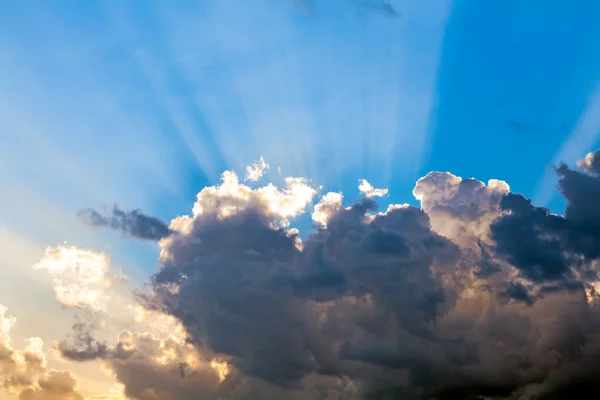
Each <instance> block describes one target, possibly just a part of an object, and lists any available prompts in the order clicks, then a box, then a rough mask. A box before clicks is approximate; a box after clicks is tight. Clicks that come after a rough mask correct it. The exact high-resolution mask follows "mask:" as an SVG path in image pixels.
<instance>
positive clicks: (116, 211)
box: [77, 205, 171, 240]
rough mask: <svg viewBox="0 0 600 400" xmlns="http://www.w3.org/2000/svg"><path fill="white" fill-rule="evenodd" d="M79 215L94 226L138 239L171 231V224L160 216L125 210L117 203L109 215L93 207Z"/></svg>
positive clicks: (151, 237)
mask: <svg viewBox="0 0 600 400" xmlns="http://www.w3.org/2000/svg"><path fill="white" fill-rule="evenodd" d="M77 215H78V216H79V218H81V220H82V221H84V222H85V223H86V224H88V225H90V226H92V227H100V228H109V229H112V230H115V231H118V232H121V233H122V234H123V235H125V236H130V237H134V238H137V239H143V240H159V239H161V238H163V237H165V236H168V235H169V234H170V233H171V231H170V230H169V226H168V225H167V224H166V223H165V222H164V221H162V220H160V219H159V218H156V217H150V216H147V215H145V214H144V213H142V211H140V210H131V211H123V210H121V209H120V208H119V207H118V206H116V205H115V206H113V208H112V210H111V211H110V213H109V214H108V215H102V214H100V213H99V212H97V211H96V210H94V209H91V208H87V209H84V210H81V211H79V212H78V213H77Z"/></svg>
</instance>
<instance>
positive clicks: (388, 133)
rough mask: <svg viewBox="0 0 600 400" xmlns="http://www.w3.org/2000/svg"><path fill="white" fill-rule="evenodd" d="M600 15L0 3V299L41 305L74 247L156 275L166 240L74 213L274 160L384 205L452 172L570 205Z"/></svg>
mask: <svg viewBox="0 0 600 400" xmlns="http://www.w3.org/2000/svg"><path fill="white" fill-rule="evenodd" d="M392 9H393V10H395V12H396V13H395V14H394V13H391V12H390V10H392ZM598 15H600V2H594V1H583V2H564V1H556V0H546V1H542V0H531V1H521V0H513V1H502V2H491V1H479V0H461V1H457V0H455V1H450V0H420V1H409V0H405V1H401V0H396V1H394V0H390V1H389V2H384V1H383V0H380V1H378V0H364V1H360V0H312V1H309V0H304V1H302V0H296V1H292V0H264V1H259V0H256V1H254V0H253V1H243V0H220V1H187V0H180V1H173V2H164V1H141V0H138V1H134V0H132V1H127V2H123V1H72V0H58V1H2V2H0V76H1V77H2V78H1V79H0V137H1V141H0V143H1V144H0V166H1V168H0V185H1V186H2V187H3V188H4V189H3V194H2V199H3V201H2V203H3V207H2V208H1V209H0V240H3V241H4V242H5V243H9V244H10V245H9V246H10V247H11V248H14V249H16V251H15V252H14V253H15V254H3V255H2V256H0V270H1V271H2V274H3V275H4V276H13V277H14V279H20V280H19V282H20V284H18V285H17V287H11V288H9V287H8V286H7V285H3V284H2V283H0V303H10V304H9V306H10V307H11V309H15V312H17V311H19V312H27V309H28V307H33V304H34V303H35V302H36V301H35V299H33V298H28V299H24V300H23V299H21V297H19V296H18V292H19V290H20V289H19V285H23V286H24V285H25V284H26V283H27V282H28V279H34V278H31V276H30V272H24V269H26V268H27V267H28V266H29V265H31V264H33V263H34V262H35V261H36V259H39V257H40V255H41V254H42V252H43V247H44V246H46V245H52V246H54V245H57V244H60V243H62V242H63V241H67V242H71V243H73V242H76V243H77V244H78V245H81V246H89V247H93V248H94V249H96V250H97V251H110V252H111V257H112V258H113V260H114V261H115V263H117V264H118V265H120V266H122V267H123V268H124V269H125V270H127V272H128V273H129V274H131V275H132V276H135V277H136V278H137V279H139V280H142V279H143V278H144V277H145V276H146V275H147V273H148V272H151V271H153V270H154V269H155V268H156V255H157V252H158V249H157V247H156V245H155V244H148V243H137V242H136V243H132V242H123V241H120V240H119V239H120V238H119V237H118V235H117V234H114V233H111V232H103V231H92V230H90V229H88V228H87V227H86V226H83V225H82V224H81V222H80V221H78V220H77V218H76V216H75V213H76V212H77V211H78V210H79V209H81V208H83V207H98V206H101V205H102V204H112V203H117V204H119V205H120V206H121V207H123V208H141V209H143V210H144V211H145V212H147V213H149V214H152V215H156V216H159V217H161V218H163V219H165V220H167V221H168V220H170V219H171V218H173V217H175V216H177V215H181V214H186V213H189V212H190V210H191V207H192V203H193V201H194V198H195V195H196V193H197V192H199V191H200V190H201V189H202V188H203V187H204V186H206V185H211V184H216V183H218V179H219V174H220V173H221V172H222V171H224V170H226V169H233V170H236V171H239V172H240V173H243V170H244V167H245V166H246V165H248V164H250V163H252V162H254V161H256V160H257V159H258V158H259V157H260V156H264V157H265V159H266V161H267V162H268V163H269V164H270V165H271V169H270V170H269V175H268V179H270V180H272V181H274V182H280V179H281V177H280V176H279V174H278V172H277V168H276V167H280V168H281V174H282V175H283V176H302V177H306V178H308V179H311V180H312V181H313V182H314V183H315V185H323V186H324V189H323V192H326V191H329V190H333V191H343V192H344V193H345V194H346V197H347V200H348V201H349V202H351V201H352V199H353V198H354V195H355V194H357V193H358V191H357V189H356V187H357V185H358V180H359V179H361V178H366V179H367V180H368V181H369V182H371V183H372V184H373V185H374V186H375V187H386V188H389V191H390V192H389V196H388V197H385V198H384V199H382V201H381V204H383V205H385V204H386V203H392V202H393V203H404V202H409V203H411V204H417V202H416V200H415V199H414V198H413V197H412V194H411V191H412V188H413V187H414V183H415V181H416V180H417V179H418V178H419V177H421V176H424V175H425V174H426V173H427V172H429V171H432V170H438V171H450V172H453V173H454V174H456V175H459V176H462V177H475V178H478V179H480V180H483V181H487V180H488V179H491V178H497V179H502V180H505V181H507V182H508V183H509V184H510V186H511V189H512V190H513V191H515V192H519V193H523V194H524V195H526V196H527V197H530V198H533V199H535V201H536V202H537V204H539V205H547V206H549V207H551V209H552V210H553V211H556V212H562V208H561V207H562V203H561V200H560V198H557V196H556V190H555V189H554V187H555V179H554V177H553V174H552V172H551V169H550V166H551V165H553V163H556V162H558V161H565V162H567V163H569V164H573V163H574V162H575V161H576V160H577V159H579V158H581V157H582V156H583V155H585V153H587V152H588V151H591V150H593V149H594V148H595V147H596V146H597V144H598V137H599V136H600V86H599V84H600V41H598V38H599V37H600V25H599V24H598V23H597V16H598ZM510 121H513V122H514V123H516V124H517V125H519V124H520V127H514V126H513V127H511V126H509V122H510ZM300 225H302V226H305V225H306V224H303V223H300ZM0 276H2V275H0ZM40 285H43V283H40ZM40 290H41V289H40ZM47 290H50V289H47ZM3 293H11V294H10V295H9V296H6V295H3ZM3 297H6V298H3ZM48 307H50V306H48ZM65 318H67V317H65ZM65 320H66V321H68V319H65ZM32 329H33V328H32Z"/></svg>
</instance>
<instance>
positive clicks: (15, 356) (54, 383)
mask: <svg viewBox="0 0 600 400" xmlns="http://www.w3.org/2000/svg"><path fill="white" fill-rule="evenodd" d="M15 323H16V318H14V317H11V316H9V315H8V310H7V308H6V307H5V306H3V305H1V304H0V384H1V385H2V388H0V390H2V389H4V390H6V391H7V392H8V393H9V394H13V395H18V396H19V400H84V397H83V396H82V395H81V394H80V393H79V391H78V383H77V379H76V378H75V376H74V375H73V374H72V373H71V372H70V371H57V370H52V369H48V368H47V366H48V363H47V360H46V356H45V355H44V352H43V345H44V342H43V341H42V340H41V339H40V338H37V337H32V338H28V339H27V340H26V342H27V346H26V347H25V348H24V349H23V350H16V349H14V348H13V347H12V344H11V338H10V330H11V329H12V327H13V326H14V324H15Z"/></svg>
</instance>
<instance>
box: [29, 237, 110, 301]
mask: <svg viewBox="0 0 600 400" xmlns="http://www.w3.org/2000/svg"><path fill="white" fill-rule="evenodd" d="M109 263H110V259H109V258H108V256H106V255H105V254H103V253H94V252H92V251H90V250H83V249H79V248H77V247H75V246H70V247H67V246H57V247H49V248H47V249H46V252H45V255H44V258H42V259H41V260H40V261H39V262H38V263H37V264H35V265H34V266H33V269H34V270H45V271H46V272H48V274H49V275H50V276H51V277H52V279H53V283H54V291H55V293H56V300H58V301H59V302H60V303H61V304H62V305H64V306H65V307H78V308H87V309H91V310H96V311H98V310H103V309H105V307H106V306H105V301H106V297H105V296H104V293H103V292H104V289H105V288H106V287H107V286H109V285H110V284H111V282H110V280H109V276H108V272H109Z"/></svg>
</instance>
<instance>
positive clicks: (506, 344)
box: [60, 156, 600, 400]
mask: <svg viewBox="0 0 600 400" xmlns="http://www.w3.org/2000/svg"><path fill="white" fill-rule="evenodd" d="M587 158H590V160H591V159H592V157H591V156H588V157H587ZM580 165H582V164H580ZM585 165H586V167H585V168H583V167H582V168H583V169H584V170H585V171H587V172H588V173H596V172H597V170H596V169H594V168H595V167H594V165H595V164H594V163H593V162H591V161H590V162H588V163H587V164H585ZM556 172H557V174H558V176H559V178H560V180H559V187H560V190H561V192H562V193H563V195H564V197H565V199H566V200H567V208H566V211H565V214H564V216H561V215H554V214H552V213H550V212H549V211H548V210H546V209H544V208H539V207H535V206H534V205H532V204H531V202H530V201H529V200H527V199H526V198H524V197H523V196H521V195H519V194H514V193H511V192H510V190H509V188H508V186H507V185H506V184H505V183H504V182H501V181H494V180H492V181H490V182H489V183H488V184H487V185H486V184H484V183H483V182H479V181H477V180H474V179H461V178H459V177H456V176H454V175H452V174H450V173H440V172H433V173H430V174H428V175H427V176H426V177H424V178H422V179H420V180H419V181H418V182H417V185H416V187H415V190H414V194H415V196H416V197H417V198H418V199H419V200H420V201H421V208H415V207H410V206H392V207H390V208H389V209H388V210H387V211H386V212H381V213H375V210H376V204H375V202H374V201H373V200H372V199H364V200H362V201H361V202H359V203H357V204H354V205H352V206H351V207H348V208H340V209H339V210H337V211H335V212H332V215H330V217H329V220H328V221H327V224H326V227H321V228H319V229H318V230H317V231H316V232H313V233H311V234H310V236H309V237H308V238H307V239H306V240H305V241H304V242H303V243H302V247H300V246H299V245H298V243H299V242H300V239H299V237H298V236H297V233H296V232H294V231H292V230H288V229H285V228H280V227H277V225H275V224H274V223H273V219H272V217H271V216H270V215H268V214H267V213H266V212H265V210H266V207H264V204H249V205H247V207H246V208H244V209H241V210H239V211H238V212H235V213H231V214H227V215H225V216H223V214H222V213H220V212H219V211H218V210H210V209H204V211H203V212H202V213H198V214H195V215H194V216H193V217H190V218H188V219H186V220H185V221H186V224H185V228H181V229H176V230H175V231H174V232H172V233H171V234H170V235H168V236H167V235H166V232H165V235H157V236H160V237H162V238H163V239H162V240H161V241H160V246H161V248H162V253H161V260H160V261H161V265H162V266H161V269H160V271H159V272H157V273H156V274H154V275H153V276H152V278H151V282H152V290H151V291H150V292H145V293H140V294H139V301H140V303H141V304H143V305H144V306H145V307H147V308H149V309H153V310H158V311H160V312H163V313H166V314H169V315H171V316H174V317H175V318H176V319H178V320H179V321H180V322H181V323H182V324H183V326H184V327H185V330H186V332H187V337H188V342H187V343H186V344H185V345H183V344H172V345H171V346H172V347H173V348H177V349H180V350H178V351H182V352H184V353H185V352H187V353H186V354H188V353H194V354H197V355H200V356H199V357H201V358H202V357H213V356H214V355H219V356H221V357H224V358H225V359H226V360H227V362H228V364H229V366H230V368H231V371H232V372H231V373H230V374H229V375H227V377H225V378H224V380H223V382H221V383H215V380H214V377H211V376H209V375H203V373H202V372H200V370H199V369H197V368H196V369H195V367H193V366H192V364H190V363H181V362H179V363H178V364H172V365H170V366H169V365H163V364H161V365H155V364H154V363H153V361H152V360H151V359H150V358H148V357H149V354H152V352H153V351H157V350H151V349H152V348H154V347H156V346H158V345H159V344H158V343H157V342H156V340H158V339H153V338H148V337H147V338H146V339H144V340H145V342H144V340H143V337H142V336H135V337H134V336H131V335H133V334H131V333H128V334H127V335H126V337H125V336H124V337H122V338H120V341H119V343H118V344H116V345H114V346H108V347H107V345H105V344H103V343H100V344H99V343H98V342H96V341H94V340H93V338H92V337H91V335H90V333H89V332H87V331H86V330H85V329H84V327H83V326H82V325H79V326H77V327H76V328H77V329H76V331H77V335H76V337H75V339H76V340H75V342H72V343H70V344H69V343H67V342H63V344H62V345H61V347H60V350H61V351H62V352H63V354H64V355H65V356H67V357H70V358H73V359H78V360H83V359H90V358H100V359H103V360H104V361H105V362H107V363H108V364H109V365H110V366H111V368H112V369H113V370H114V371H116V375H117V377H118V379H119V380H120V381H121V382H122V383H123V384H125V387H126V393H127V394H128V395H130V396H131V397H132V398H138V399H170V398H178V399H195V398H197V396H198V393H204V394H205V398H207V399H250V398H261V399H269V398H273V399H275V398H291V399H298V400H305V399H359V398H366V399H438V400H442V399H483V398H497V399H513V400H525V399H538V400H554V399H562V398H565V397H566V396H571V397H573V396H575V397H577V396H579V397H583V396H584V395H583V393H585V394H586V395H587V396H588V398H589V396H594V395H595V396H598V395H600V385H599V384H598V383H597V382H599V381H600V365H598V363H599V362H598V360H600V308H599V304H600V302H599V301H598V296H597V293H596V288H598V287H600V286H597V285H596V284H597V281H598V265H599V264H598V262H599V260H598V259H599V257H600V207H599V206H598V204H600V177H598V176H596V175H589V174H588V173H585V172H579V171H576V170H573V169H570V168H569V167H567V166H566V165H560V166H559V167H558V168H557V169H556ZM95 225H98V224H95ZM132 341H135V342H136V343H138V345H137V347H135V349H136V350H132V349H133V348H134V347H132V346H133V345H131V343H132ZM142 342H143V343H142ZM127 343H129V344H127ZM153 346H154V347H153ZM161 346H163V347H164V346H165V345H164V343H163V344H162V345H161ZM144 348H146V350H142V349H144ZM182 349H184V350H182ZM144 354H145V355H146V356H144ZM144 357H146V358H144ZM144 385H147V386H146V387H145V389H143V388H144ZM148 388H153V390H154V391H152V392H149V391H148V390H149V389H148ZM144 390H145V391H144ZM157 393H158V394H157Z"/></svg>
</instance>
